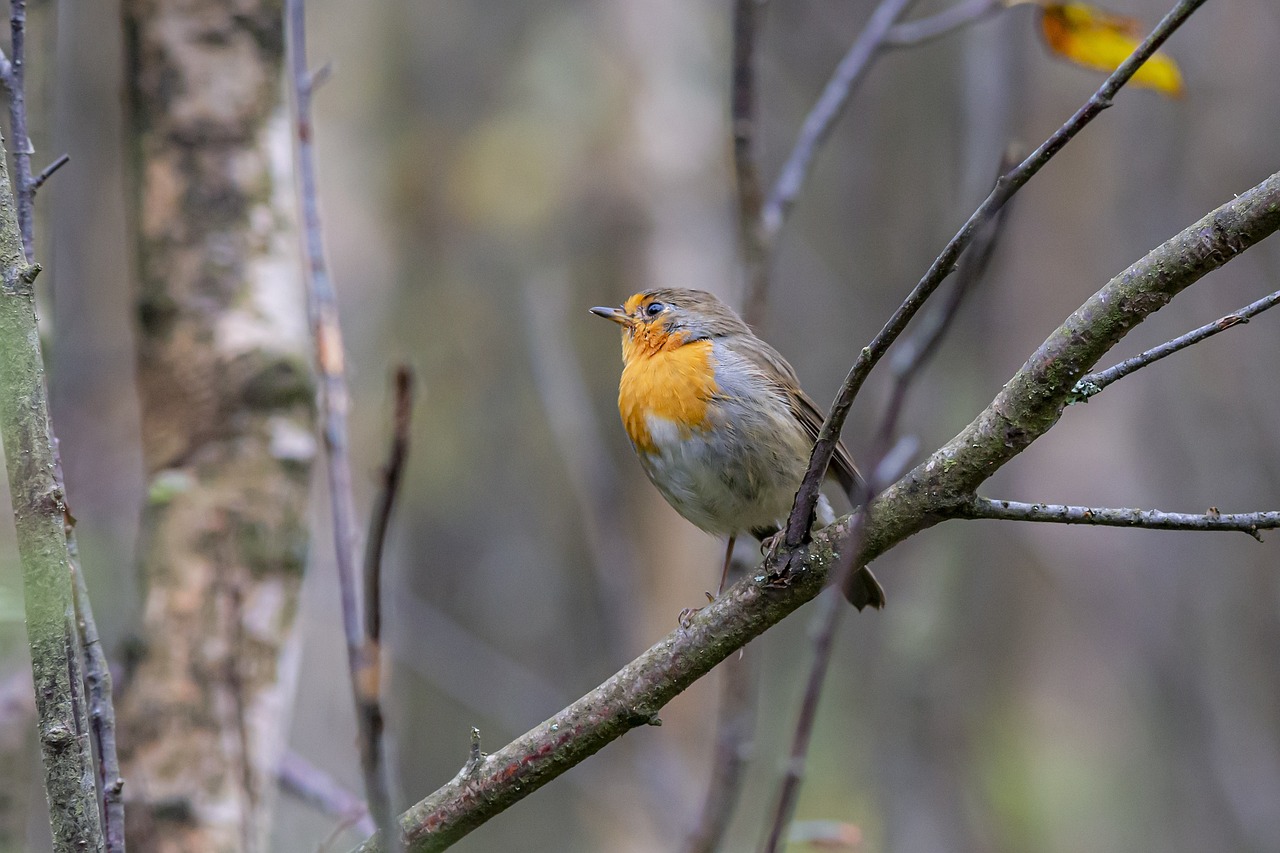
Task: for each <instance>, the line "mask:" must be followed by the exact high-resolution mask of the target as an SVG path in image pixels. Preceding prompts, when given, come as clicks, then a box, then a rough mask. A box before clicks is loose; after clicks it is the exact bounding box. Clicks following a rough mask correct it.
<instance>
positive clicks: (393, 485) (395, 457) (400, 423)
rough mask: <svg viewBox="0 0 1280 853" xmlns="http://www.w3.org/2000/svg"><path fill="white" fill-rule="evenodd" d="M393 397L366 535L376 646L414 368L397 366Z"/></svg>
mask: <svg viewBox="0 0 1280 853" xmlns="http://www.w3.org/2000/svg"><path fill="white" fill-rule="evenodd" d="M392 396H393V399H394V403H393V408H392V416H391V447H390V449H389V450H388V451H387V463H386V465H384V466H383V467H382V489H381V490H380V491H379V492H378V497H377V501H376V503H375V504H374V507H373V512H372V513H371V515H370V522H369V537H368V541H367V542H366V543H365V552H364V578H365V594H364V612H365V632H366V634H367V635H368V637H369V640H370V642H372V643H373V644H374V647H375V648H377V647H379V646H380V645H381V643H382V551H383V548H384V545H385V543H386V539H387V528H388V527H389V526H390V524H391V511H392V510H393V509H394V508H395V502H396V497H397V496H398V495H399V494H400V481H401V480H402V479H403V477H404V465H405V461H406V460H407V459H408V456H409V436H410V429H409V427H410V424H411V420H412V417H413V370H412V369H411V368H410V367H409V366H408V365H405V364H402V365H400V366H398V367H397V368H396V370H395V374H394V377H393V379H392Z"/></svg>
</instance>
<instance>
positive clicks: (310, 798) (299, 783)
mask: <svg viewBox="0 0 1280 853" xmlns="http://www.w3.org/2000/svg"><path fill="white" fill-rule="evenodd" d="M276 776H277V778H278V779H279V780H280V787H281V788H282V789H283V790H284V791H285V792H287V793H289V794H292V795H293V796H295V797H297V798H298V799H300V800H302V801H303V802H304V803H307V804H308V805H311V806H313V807H314V808H316V809H317V810H319V811H320V812H322V813H323V814H326V815H328V816H329V817H333V818H337V819H338V820H339V821H350V824H349V825H351V826H354V827H355V830H356V832H359V833H360V834H361V835H370V834H372V833H373V832H375V831H376V829H377V828H376V827H375V826H374V823H373V820H372V818H370V817H369V808H368V806H366V805H365V803H364V801H363V800H361V799H360V798H359V797H357V796H356V795H355V794H353V793H351V792H350V791H348V790H347V789H346V788H344V787H343V786H342V785H341V784H340V783H339V782H338V780H337V779H334V778H333V777H332V776H331V775H329V774H328V773H326V772H325V771H324V770H321V769H320V768H319V767H316V766H315V765H314V764H312V763H311V762H310V761H308V760H307V759H306V758H304V757H302V756H301V755H299V754H298V753H297V752H294V751H293V750H291V749H289V750H285V752H284V754H282V755H281V756H280V766H279V767H278V768H277V770H276Z"/></svg>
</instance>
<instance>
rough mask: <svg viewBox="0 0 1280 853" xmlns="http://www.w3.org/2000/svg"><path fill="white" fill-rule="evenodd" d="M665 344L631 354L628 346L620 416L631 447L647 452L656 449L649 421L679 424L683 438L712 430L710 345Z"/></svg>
mask: <svg viewBox="0 0 1280 853" xmlns="http://www.w3.org/2000/svg"><path fill="white" fill-rule="evenodd" d="M665 343H667V345H666V346H662V347H658V348H650V347H643V348H642V347H635V348H633V349H631V350H630V351H627V349H628V348H627V347H626V346H625V345H624V357H625V359H626V364H625V366H624V367H623V369H622V381H621V383H620V384H619V386H618V411H619V412H620V413H621V414H622V423H623V426H624V427H626V430H627V435H628V436H630V437H631V442H632V443H633V444H634V445H635V446H636V449H637V450H640V451H642V452H645V453H652V452H654V451H656V450H657V447H656V445H655V444H654V442H653V438H652V436H651V435H650V434H649V423H648V420H649V417H650V416H657V417H660V418H663V419H664V420H667V421H670V422H671V423H674V424H676V425H677V427H678V428H679V430H680V434H681V435H682V436H687V435H692V434H693V431H694V430H697V429H704V428H705V427H706V426H707V425H708V417H707V416H708V408H709V403H710V401H711V399H712V398H713V397H714V396H715V394H716V393H717V392H718V391H719V388H717V386H716V376H715V368H714V366H713V363H712V357H711V341H705V340H704V341H693V342H691V343H687V344H683V345H681V344H680V343H679V342H678V341H674V342H673V341H667V342H665ZM673 343H674V344H676V345H674V346H672V345H671V344H673Z"/></svg>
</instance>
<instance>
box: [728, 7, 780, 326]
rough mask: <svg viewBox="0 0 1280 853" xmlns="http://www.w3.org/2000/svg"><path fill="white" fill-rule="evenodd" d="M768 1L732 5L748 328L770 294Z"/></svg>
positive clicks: (737, 158) (762, 311)
mask: <svg viewBox="0 0 1280 853" xmlns="http://www.w3.org/2000/svg"><path fill="white" fill-rule="evenodd" d="M767 2H768V0H734V4H733V89H732V92H731V96H730V100H729V102H730V105H731V106H730V108H731V110H732V128H733V170H734V176H735V178H736V179H737V189H738V227H739V231H740V233H741V235H742V247H743V248H742V255H743V262H744V264H745V266H746V273H747V292H746V296H745V298H744V299H743V300H742V318H743V319H744V320H745V321H746V322H747V325H749V326H759V324H760V323H761V322H763V320H764V315H765V305H766V301H767V294H768V290H769V263H770V254H771V251H770V248H771V247H770V242H771V241H770V240H769V238H768V237H767V236H766V235H765V233H764V228H763V227H762V225H761V221H760V213H761V211H762V210H763V208H764V187H763V186H762V185H761V182H760V157H759V151H758V134H759V130H760V128H759V119H758V115H757V109H758V107H759V100H760V94H759V91H758V88H757V86H756V66H757V64H758V59H759V57H758V53H757V47H758V45H759V37H758V36H759V32H760V19H761V18H762V17H763V13H764V6H765V4H766V3H767Z"/></svg>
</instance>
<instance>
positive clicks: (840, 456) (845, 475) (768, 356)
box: [735, 336, 862, 495]
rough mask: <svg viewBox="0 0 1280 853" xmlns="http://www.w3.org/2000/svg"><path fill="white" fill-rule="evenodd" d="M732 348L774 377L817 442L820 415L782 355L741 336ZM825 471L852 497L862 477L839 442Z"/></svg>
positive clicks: (821, 417) (820, 412)
mask: <svg viewBox="0 0 1280 853" xmlns="http://www.w3.org/2000/svg"><path fill="white" fill-rule="evenodd" d="M735 348H736V349H738V351H739V352H741V353H742V354H743V355H745V356H747V357H748V358H750V359H751V360H752V361H754V362H755V363H756V364H758V365H759V366H760V367H761V368H762V369H763V370H764V371H765V373H766V374H767V375H769V376H771V377H775V381H776V383H777V386H778V388H779V390H781V391H782V392H783V393H785V394H786V395H787V404H788V405H789V406H790V407H791V412H792V413H793V414H794V415H795V416H796V420H798V421H799V422H800V425H801V426H803V427H804V431H805V432H806V433H807V434H808V436H809V438H810V439H812V440H813V441H817V440H818V433H819V431H821V429H822V422H823V420H824V417H823V413H822V411H821V410H819V409H818V407H817V406H816V405H814V402H813V400H811V399H809V395H808V394H805V393H804V391H802V390H800V380H799V379H798V378H797V377H796V372H795V370H794V369H792V367H791V365H790V364H788V363H787V360H786V359H785V358H783V357H782V354H781V353H779V352H778V351H777V350H776V349H774V348H773V347H771V346H770V345H769V344H767V343H765V342H764V341H762V340H760V339H759V338H756V337H749V338H748V337H745V336H744V337H743V339H742V340H739V341H735ZM829 470H830V472H831V474H833V475H834V476H835V478H836V480H838V481H839V483H840V486H841V488H843V489H844V491H845V494H847V495H852V494H853V491H854V489H855V488H856V487H857V486H858V485H859V484H860V483H861V482H862V474H861V473H860V472H859V471H858V466H856V465H854V464H853V457H852V456H850V455H849V449H848V448H847V447H845V446H844V442H843V441H841V442H839V443H837V444H836V452H835V455H834V456H832V457H831V467H830V469H829Z"/></svg>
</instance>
